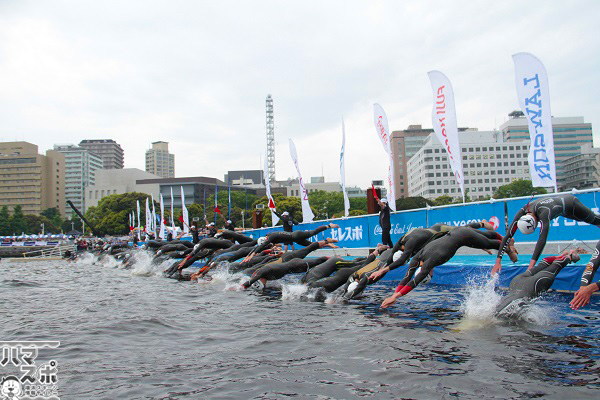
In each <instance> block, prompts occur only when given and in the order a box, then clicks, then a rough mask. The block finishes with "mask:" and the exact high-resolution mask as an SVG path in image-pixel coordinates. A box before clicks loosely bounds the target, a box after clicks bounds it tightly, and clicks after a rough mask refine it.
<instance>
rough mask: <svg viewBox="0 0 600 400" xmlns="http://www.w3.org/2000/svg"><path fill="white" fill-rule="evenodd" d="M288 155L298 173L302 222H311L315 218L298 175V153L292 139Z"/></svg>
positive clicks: (300, 175) (300, 176) (306, 192)
mask: <svg viewBox="0 0 600 400" xmlns="http://www.w3.org/2000/svg"><path fill="white" fill-rule="evenodd" d="M290 155H291V156H292V161H293V162H294V165H295V166H296V171H298V186H299V187H300V191H301V193H300V201H301V202H302V222H312V220H313V219H314V218H315V215H314V214H313V212H312V210H311V209H310V204H309V203H308V191H307V190H306V187H305V186H304V181H303V180H302V174H301V173H300V166H299V165H298V153H296V146H295V145H294V142H293V141H292V139H290Z"/></svg>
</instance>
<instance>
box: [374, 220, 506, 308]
mask: <svg viewBox="0 0 600 400" xmlns="http://www.w3.org/2000/svg"><path fill="white" fill-rule="evenodd" d="M501 243H502V236H501V235H500V234H499V233H497V232H495V231H479V230H477V229H473V228H469V227H466V226H464V227H460V228H456V229H453V230H451V231H450V232H448V234H447V235H446V236H444V237H442V238H440V239H437V240H434V241H432V242H429V243H428V244H427V245H425V247H423V249H421V251H419V252H418V253H417V254H416V255H415V256H414V257H413V258H412V260H411V262H410V265H409V267H408V270H407V271H406V275H405V276H404V278H403V279H402V280H401V281H400V284H399V285H398V287H397V288H396V292H395V293H394V294H393V295H392V296H391V297H388V298H387V299H385V300H384V301H383V303H381V308H387V307H389V306H391V305H392V304H394V303H395V302H396V300H397V299H398V297H401V296H404V295H406V294H408V293H409V292H410V291H411V290H413V289H414V288H415V287H416V286H417V285H418V284H419V283H420V282H421V281H423V280H424V279H425V278H427V276H428V275H430V273H431V271H432V270H433V268H434V267H436V266H438V265H442V264H444V263H446V262H448V260H450V259H451V258H452V257H453V256H454V255H455V254H456V252H457V251H458V249H460V248H461V247H463V246H468V247H472V248H475V249H482V250H490V249H495V250H499V249H500V245H501ZM509 255H513V253H512V252H511V251H510V250H509ZM515 261H516V258H515Z"/></svg>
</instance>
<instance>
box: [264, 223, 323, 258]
mask: <svg viewBox="0 0 600 400" xmlns="http://www.w3.org/2000/svg"><path fill="white" fill-rule="evenodd" d="M327 229H329V225H322V226H319V227H318V228H316V229H312V230H310V231H295V232H285V231H284V232H271V233H269V234H268V235H267V240H265V241H264V242H263V244H261V245H260V246H258V247H257V248H256V249H255V253H260V252H261V251H263V250H265V249H267V248H268V247H269V246H270V245H271V244H276V243H285V242H290V243H291V242H295V243H298V244H299V245H301V246H310V244H311V243H312V242H311V241H309V240H308V239H309V238H311V237H313V236H315V235H317V234H319V233H321V232H323V231H325V230H327Z"/></svg>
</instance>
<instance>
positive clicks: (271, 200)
mask: <svg viewBox="0 0 600 400" xmlns="http://www.w3.org/2000/svg"><path fill="white" fill-rule="evenodd" d="M269 208H275V202H274V201H273V198H272V197H269Z"/></svg>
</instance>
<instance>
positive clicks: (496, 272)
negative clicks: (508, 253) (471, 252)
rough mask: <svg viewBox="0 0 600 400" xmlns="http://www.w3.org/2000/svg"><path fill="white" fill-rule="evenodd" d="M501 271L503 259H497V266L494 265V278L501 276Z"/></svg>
mask: <svg viewBox="0 0 600 400" xmlns="http://www.w3.org/2000/svg"><path fill="white" fill-rule="evenodd" d="M500 271H502V259H501V258H497V259H496V264H494V268H492V274H491V275H492V276H494V275H496V274H499V273H500Z"/></svg>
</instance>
